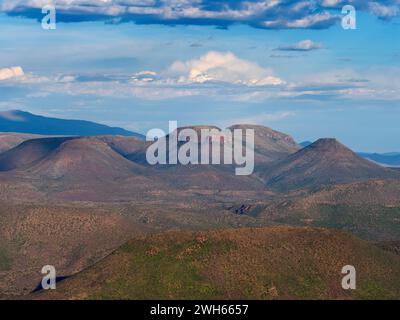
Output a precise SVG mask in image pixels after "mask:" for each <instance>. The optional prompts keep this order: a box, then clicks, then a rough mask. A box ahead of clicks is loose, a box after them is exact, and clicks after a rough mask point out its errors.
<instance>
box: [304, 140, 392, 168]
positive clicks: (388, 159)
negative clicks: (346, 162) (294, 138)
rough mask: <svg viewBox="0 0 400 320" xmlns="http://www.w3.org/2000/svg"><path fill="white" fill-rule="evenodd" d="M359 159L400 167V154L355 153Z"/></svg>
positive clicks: (307, 143)
mask: <svg viewBox="0 0 400 320" xmlns="http://www.w3.org/2000/svg"><path fill="white" fill-rule="evenodd" d="M310 144H312V142H311V141H304V142H301V143H300V145H301V146H302V147H307V146H309V145H310ZM356 153H357V154H358V155H359V156H360V157H362V158H364V159H367V160H370V161H372V162H375V163H377V164H379V165H382V166H386V167H398V166H400V152H386V153H376V152H374V153H368V152H356Z"/></svg>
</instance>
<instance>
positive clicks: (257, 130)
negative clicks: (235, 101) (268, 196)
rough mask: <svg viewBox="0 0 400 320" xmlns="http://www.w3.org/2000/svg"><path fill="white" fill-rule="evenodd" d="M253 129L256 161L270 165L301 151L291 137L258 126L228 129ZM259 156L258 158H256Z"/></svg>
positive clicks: (234, 126)
mask: <svg viewBox="0 0 400 320" xmlns="http://www.w3.org/2000/svg"><path fill="white" fill-rule="evenodd" d="M228 129H229V130H234V129H242V130H246V129H253V130H254V147H255V150H254V151H255V153H256V161H257V160H259V161H262V162H266V163H270V162H273V161H277V160H279V159H283V158H285V157H286V156H287V155H289V154H291V153H294V152H296V151H298V150H299V149H301V146H300V145H298V144H297V143H296V142H295V141H294V140H293V138H292V137H291V136H289V135H287V134H285V133H282V132H279V131H275V130H272V129H271V128H268V127H264V126H259V125H243V124H242V125H233V126H231V127H229V128H228ZM257 155H259V157H257Z"/></svg>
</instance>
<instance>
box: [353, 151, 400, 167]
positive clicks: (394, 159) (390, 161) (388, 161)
mask: <svg viewBox="0 0 400 320" xmlns="http://www.w3.org/2000/svg"><path fill="white" fill-rule="evenodd" d="M357 154H358V155H359V156H360V157H363V158H365V159H368V160H371V161H373V162H376V163H378V164H381V165H384V166H387V167H391V166H393V167H394V166H396V167H398V166H400V153H399V152H389V153H365V152H358V153H357Z"/></svg>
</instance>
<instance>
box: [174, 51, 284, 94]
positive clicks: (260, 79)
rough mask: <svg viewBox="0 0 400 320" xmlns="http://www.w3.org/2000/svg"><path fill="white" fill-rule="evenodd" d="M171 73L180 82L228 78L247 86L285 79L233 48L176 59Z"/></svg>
mask: <svg viewBox="0 0 400 320" xmlns="http://www.w3.org/2000/svg"><path fill="white" fill-rule="evenodd" d="M168 73H170V74H172V75H173V76H177V77H178V82H180V83H206V82H225V83H231V84H239V85H247V86H276V85H282V84H284V83H285V82H284V81H283V80H282V79H280V78H278V77H275V76H273V75H272V71H271V70H270V69H266V68H262V67H260V66H259V65H257V64H255V63H253V62H250V61H246V60H243V59H240V58H238V57H236V56H235V55H234V54H233V53H231V52H217V51H210V52H208V53H206V54H205V55H203V56H201V57H200V58H199V59H194V60H189V61H185V62H182V61H176V62H175V63H174V64H173V65H172V66H171V67H170V68H169V70H168Z"/></svg>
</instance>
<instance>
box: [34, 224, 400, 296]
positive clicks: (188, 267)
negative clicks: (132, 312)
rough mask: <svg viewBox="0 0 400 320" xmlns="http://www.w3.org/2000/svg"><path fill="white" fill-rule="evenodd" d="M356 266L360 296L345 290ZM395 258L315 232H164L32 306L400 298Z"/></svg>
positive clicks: (114, 256)
mask: <svg viewBox="0 0 400 320" xmlns="http://www.w3.org/2000/svg"><path fill="white" fill-rule="evenodd" d="M346 265H353V266H354V267H355V268H356V271H357V290H343V289H342V287H341V282H342V278H343V277H344V275H342V274H341V270H342V268H343V267H344V266H346ZM399 276H400V257H399V256H397V255H395V254H392V253H389V252H386V251H383V250H381V249H379V248H378V247H375V246H374V245H372V244H369V243H367V242H364V241H361V240H358V239H357V238H354V237H353V236H350V235H348V234H345V233H342V232H339V231H334V230H327V229H313V228H293V227H275V228H253V229H236V230H220V231H207V232H187V231H185V232H182V231H181V232H168V233H163V234H158V235H152V236H147V237H144V238H138V239H135V240H132V241H130V242H129V243H127V244H126V245H124V246H123V247H122V248H120V249H119V250H117V251H116V252H114V253H113V254H112V255H110V256H108V257H107V258H105V259H104V260H102V261H101V262H99V263H97V264H96V265H94V266H93V267H91V268H88V269H87V270H85V271H83V272H81V273H79V274H77V275H75V276H73V277H71V278H69V279H67V280H65V281H64V282H61V283H59V285H58V286H57V290H50V291H48V292H41V293H39V294H33V295H32V296H31V298H34V299H35V298H37V299H385V298H386V299H399V297H400V283H399V281H398V279H399Z"/></svg>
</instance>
